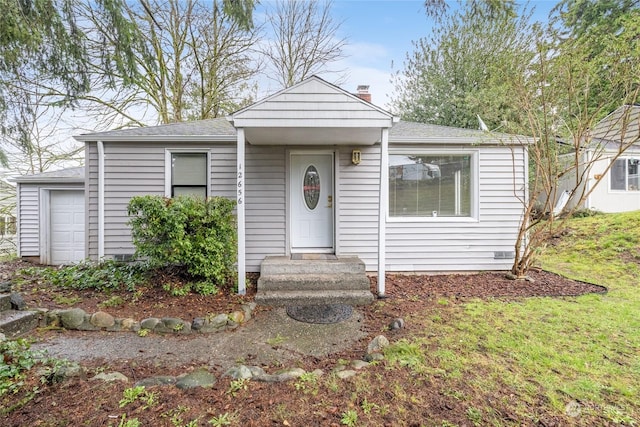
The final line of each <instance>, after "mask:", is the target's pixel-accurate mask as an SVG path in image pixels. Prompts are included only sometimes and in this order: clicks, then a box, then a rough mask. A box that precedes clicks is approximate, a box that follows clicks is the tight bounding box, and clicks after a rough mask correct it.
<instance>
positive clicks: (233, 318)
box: [41, 302, 256, 335]
mask: <svg viewBox="0 0 640 427" xmlns="http://www.w3.org/2000/svg"><path fill="white" fill-rule="evenodd" d="M255 308H256V304H255V303H253V302H252V303H248V304H242V305H241V306H240V310H237V311H234V312H232V313H230V314H225V313H221V314H213V315H209V316H206V317H196V318H195V319H193V321H191V322H189V321H186V320H184V319H180V318H178V317H163V318H158V317H148V318H146V319H142V320H140V321H137V320H135V319H131V318H125V319H120V318H116V317H114V316H112V315H111V314H109V313H107V312H106V311H97V312H95V313H87V312H86V311H84V310H83V309H81V308H69V309H55V310H46V309H41V312H42V319H43V324H44V325H43V326H45V327H61V328H64V329H69V330H77V331H109V332H122V331H125V332H126V331H130V332H137V333H138V334H141V335H142V334H146V333H149V332H153V333H158V334H183V335H185V334H191V333H203V334H207V333H216V332H223V331H227V330H231V329H236V328H237V327H238V326H240V325H241V324H244V323H246V322H248V321H249V320H251V315H252V313H253V311H254V310H255Z"/></svg>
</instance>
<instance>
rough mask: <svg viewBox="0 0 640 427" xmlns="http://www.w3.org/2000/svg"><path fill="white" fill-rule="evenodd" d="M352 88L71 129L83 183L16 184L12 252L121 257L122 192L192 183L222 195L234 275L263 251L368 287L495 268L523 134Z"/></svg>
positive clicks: (509, 221) (506, 230)
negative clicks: (328, 267)
mask: <svg viewBox="0 0 640 427" xmlns="http://www.w3.org/2000/svg"><path fill="white" fill-rule="evenodd" d="M362 95H363V94H360V95H358V94H352V93H350V92H348V91H345V90H343V89H341V88H339V87H336V86H334V85H332V84H330V83H328V82H326V81H324V80H323V79H321V78H319V77H316V76H313V77H310V78H308V79H306V80H304V81H302V82H301V83H299V84H296V85H294V86H292V87H290V88H287V89H284V90H282V91H280V92H277V93H275V94H274V95H272V96H269V97H267V98H265V99H263V100H261V101H258V102H256V103H255V104H252V105H250V106H248V107H246V108H244V109H242V110H240V111H237V112H235V113H233V114H231V115H230V116H229V117H227V118H217V119H210V120H201V121H193V122H185V123H175V124H168V125H161V126H152V127H146V128H137V129H126V130H114V131H107V132H99V133H90V134H83V135H79V136H76V139H77V140H79V141H82V142H84V143H85V146H86V152H85V168H84V171H83V172H84V176H83V177H80V176H79V175H74V176H73V177H70V176H55V175H48V176H44V174H43V175H39V176H34V177H22V178H20V179H18V184H19V191H18V193H19V196H18V197H19V200H20V202H19V203H20V205H19V206H20V214H19V230H20V240H19V248H18V250H19V253H20V256H22V257H35V259H37V260H39V261H40V262H45V263H54V264H55V263H66V262H73V261H77V260H79V259H82V258H89V259H92V260H99V259H102V258H114V259H127V258H128V257H130V256H131V254H133V253H134V249H135V248H134V247H133V245H132V242H131V237H130V230H129V228H128V226H127V221H128V219H129V218H128V217H127V204H128V202H129V200H130V199H131V197H132V196H135V195H143V194H158V195H163V196H167V197H173V196H175V195H178V194H184V193H196V194H201V195H204V196H224V197H229V198H232V199H235V200H237V209H236V211H237V224H238V225H237V228H238V242H239V243H238V273H239V277H240V278H243V277H245V273H246V272H260V271H261V270H262V271H263V273H264V268H263V267H262V264H263V262H264V261H265V259H267V258H270V257H276V258H277V257H280V258H287V259H289V258H294V259H295V258H298V259H306V260H309V259H314V257H316V256H317V255H318V256H319V255H323V256H326V257H329V258H330V257H335V258H357V259H359V260H360V261H361V263H362V265H363V266H364V270H366V271H367V272H372V273H377V275H378V278H379V280H378V293H379V294H384V285H385V280H384V277H385V272H407V271H410V272H443V271H478V270H507V269H509V268H510V267H511V264H512V262H513V256H514V242H515V239H516V235H517V232H518V227H519V224H520V221H521V219H522V213H523V202H522V201H523V200H526V198H527V175H528V173H527V162H528V159H527V143H528V141H527V140H526V138H518V137H514V136H510V135H503V134H489V133H486V132H482V131H476V130H468V129H458V128H451V127H444V126H433V125H428V124H422V123H411V122H404V121H399V120H398V119H397V117H394V115H393V114H391V113H389V112H388V111H385V110H384V109H382V108H380V107H377V106H376V105H373V104H372V103H370V102H369V101H367V99H366V95H368V94H367V93H365V94H364V95H365V96H362ZM369 96H370V95H369ZM427 165H428V166H427ZM399 168H400V169H399ZM403 168H406V170H407V175H405V178H403V175H402V170H403ZM398 171H400V172H398ZM418 171H420V179H418V177H417V173H418ZM76 172H77V173H78V174H79V173H80V171H79V170H76ZM399 173H400V174H399ZM65 192H66V196H63V193H65ZM62 205H64V206H65V209H67V213H66V215H67V216H68V218H67V222H64V224H63V223H62V222H63V221H60V220H59V219H58V218H59V215H65V214H63V207H62ZM71 223H73V224H71ZM79 230H82V231H84V235H83V236H82V238H83V239H84V246H83V248H82V249H83V250H80V251H76V250H75V249H73V250H72V249H69V250H68V251H66V252H64V253H63V250H61V249H60V244H63V245H66V244H67V242H74V243H73V244H74V245H75V243H76V240H75V239H76V238H79V237H80V231H79ZM64 234H67V236H66V237H65V236H63V235H64ZM71 234H73V236H71ZM63 242H64V243H63ZM78 247H79V246H78ZM305 254H307V255H308V254H314V256H305ZM65 257H66V258H65ZM259 287H260V285H259ZM239 291H240V292H241V293H242V292H243V291H244V280H239Z"/></svg>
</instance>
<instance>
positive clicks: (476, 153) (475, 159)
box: [385, 148, 480, 223]
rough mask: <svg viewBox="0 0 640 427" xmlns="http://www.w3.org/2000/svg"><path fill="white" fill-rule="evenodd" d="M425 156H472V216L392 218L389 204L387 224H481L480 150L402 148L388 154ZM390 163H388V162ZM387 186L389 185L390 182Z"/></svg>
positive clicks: (387, 207)
mask: <svg viewBox="0 0 640 427" xmlns="http://www.w3.org/2000/svg"><path fill="white" fill-rule="evenodd" d="M416 154H417V155H424V156H465V155H468V156H471V176H472V179H471V215H470V216H464V217H459V216H438V217H433V216H413V217H408V216H391V212H390V210H389V203H387V206H386V210H387V222H391V223H393V222H397V223H415V222H418V223H420V222H432V223H477V222H480V150H469V149H462V150H458V149H455V148H452V149H449V150H446V149H437V150H430V149H424V148H419V149H415V148H413V149H412V148H402V149H393V150H390V151H389V152H388V153H387V156H391V155H416ZM387 163H388V162H387ZM385 185H387V186H388V185H389V180H388V179H387V182H386V183H385Z"/></svg>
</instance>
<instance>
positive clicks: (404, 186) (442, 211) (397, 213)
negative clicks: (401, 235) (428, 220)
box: [389, 154, 474, 217]
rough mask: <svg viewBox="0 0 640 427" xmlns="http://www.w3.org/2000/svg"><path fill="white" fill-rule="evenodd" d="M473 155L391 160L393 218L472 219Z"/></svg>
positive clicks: (406, 156)
mask: <svg viewBox="0 0 640 427" xmlns="http://www.w3.org/2000/svg"><path fill="white" fill-rule="evenodd" d="M473 163H474V162H473V154H462V155H459V154H456V155H443V154H437V155H427V154H403V155H397V154H392V155H390V156H389V215H390V216H391V217H471V216H472V200H473V180H474V178H473V173H474V171H473V169H474V166H473Z"/></svg>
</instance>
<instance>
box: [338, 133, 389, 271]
mask: <svg viewBox="0 0 640 427" xmlns="http://www.w3.org/2000/svg"><path fill="white" fill-rule="evenodd" d="M354 148H357V149H359V150H360V151H361V153H362V154H361V163H360V164H359V165H357V166H355V165H353V164H351V148H348V149H341V150H340V156H339V163H338V164H339V171H338V182H337V191H338V197H339V199H338V200H339V211H338V213H337V215H336V217H337V218H338V224H337V227H338V236H339V243H338V251H339V254H340V255H355V256H358V257H359V258H360V259H361V260H362V261H364V263H365V264H366V269H367V271H375V270H376V269H377V268H378V201H379V183H380V179H379V178H380V146H379V145H376V146H372V147H354Z"/></svg>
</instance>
